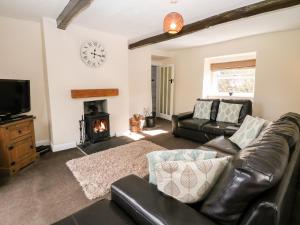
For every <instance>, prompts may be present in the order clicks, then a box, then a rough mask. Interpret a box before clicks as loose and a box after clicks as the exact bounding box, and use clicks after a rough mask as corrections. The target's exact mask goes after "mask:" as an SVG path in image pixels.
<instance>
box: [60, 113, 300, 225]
mask: <svg viewBox="0 0 300 225" xmlns="http://www.w3.org/2000/svg"><path fill="white" fill-rule="evenodd" d="M299 129H300V115H298V114H294V113H289V114H286V115H284V116H282V117H281V118H280V119H279V120H278V121H275V122H274V123H273V124H272V125H271V126H270V127H268V128H267V129H266V131H264V132H263V133H262V134H261V135H260V136H259V137H258V138H257V140H256V141H255V142H254V143H252V144H251V145H250V146H248V147H247V148H245V149H242V150H241V149H239V148H238V147H237V146H236V145H234V144H233V143H232V142H230V140H228V139H227V138H226V137H224V136H221V137H218V138H216V139H213V140H211V141H210V142H208V143H206V144H205V145H203V146H201V147H200V148H201V149H207V150H215V151H218V153H220V155H232V156H233V160H232V161H231V162H230V163H229V165H228V166H227V167H226V169H225V171H224V172H223V174H222V175H221V177H220V179H219V180H218V182H217V183H216V185H215V186H214V188H213V190H212V191H211V192H210V194H209V195H208V197H207V198H206V199H205V200H204V202H200V203H197V204H193V205H187V204H184V203H181V202H179V201H177V200H175V199H173V198H171V197H168V196H166V195H164V194H163V193H161V192H159V191H158V190H157V188H156V186H154V185H152V184H149V183H148V182H147V180H145V179H141V178H139V177H136V176H134V175H130V176H127V177H125V178H123V179H120V180H119V181H117V182H115V183H114V184H113V185H112V187H111V196H112V199H111V200H110V201H109V200H102V201H98V202H96V203H94V204H92V205H91V206H89V207H87V208H85V209H83V210H81V211H79V212H77V213H75V214H73V215H71V216H69V217H67V218H65V219H63V220H61V221H59V222H57V223H55V224H56V225H134V224H140V225H237V224H238V225H288V224H291V216H290V215H291V213H292V210H293V207H294V202H295V196H296V190H297V183H298V176H299V159H300V157H299V156H300V139H299ZM224 206H225V207H224Z"/></svg>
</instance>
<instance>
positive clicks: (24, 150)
mask: <svg viewBox="0 0 300 225" xmlns="http://www.w3.org/2000/svg"><path fill="white" fill-rule="evenodd" d="M8 149H9V151H10V158H11V163H17V162H19V161H21V160H23V159H24V158H27V157H29V156H31V155H35V154H36V150H35V146H34V143H33V139H32V137H31V136H28V137H27V138H24V139H22V140H20V141H18V142H14V143H12V144H11V145H9V146H8Z"/></svg>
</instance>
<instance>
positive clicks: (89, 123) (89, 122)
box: [84, 112, 110, 143]
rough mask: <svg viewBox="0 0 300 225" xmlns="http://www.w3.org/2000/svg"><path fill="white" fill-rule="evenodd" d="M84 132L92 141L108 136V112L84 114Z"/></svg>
mask: <svg viewBox="0 0 300 225" xmlns="http://www.w3.org/2000/svg"><path fill="white" fill-rule="evenodd" d="M84 123H85V133H86V136H87V138H88V140H89V141H90V142H92V143H96V142H98V141H102V140H106V139H108V138H109V136H110V134H109V114H108V113H105V112H99V113H95V114H86V115H84Z"/></svg>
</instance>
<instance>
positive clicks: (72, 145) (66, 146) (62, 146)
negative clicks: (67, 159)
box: [51, 142, 76, 152]
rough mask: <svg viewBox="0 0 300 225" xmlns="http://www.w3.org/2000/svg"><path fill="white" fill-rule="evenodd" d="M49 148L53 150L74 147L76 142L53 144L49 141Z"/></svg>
mask: <svg viewBox="0 0 300 225" xmlns="http://www.w3.org/2000/svg"><path fill="white" fill-rule="evenodd" d="M51 148H52V151H53V152H58V151H63V150H67V149H70V148H76V142H70V143H65V144H58V145H54V144H53V143H51Z"/></svg>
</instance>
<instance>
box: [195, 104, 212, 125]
mask: <svg viewBox="0 0 300 225" xmlns="http://www.w3.org/2000/svg"><path fill="white" fill-rule="evenodd" d="M212 103H213V101H197V102H196V105H195V111H194V116H193V118H197V119H206V120H209V119H210V113H211V105H212Z"/></svg>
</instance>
